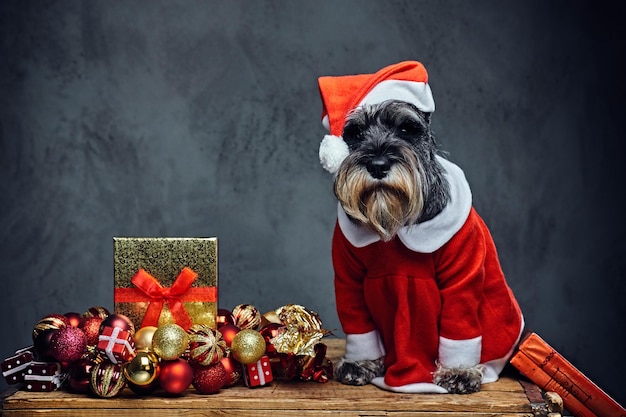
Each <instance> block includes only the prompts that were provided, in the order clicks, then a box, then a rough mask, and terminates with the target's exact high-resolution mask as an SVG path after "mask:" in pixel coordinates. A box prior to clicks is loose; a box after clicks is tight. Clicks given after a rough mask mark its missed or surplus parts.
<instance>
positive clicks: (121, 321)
mask: <svg viewBox="0 0 626 417" xmlns="http://www.w3.org/2000/svg"><path fill="white" fill-rule="evenodd" d="M106 326H108V327H119V328H120V329H122V330H124V331H125V332H129V333H130V335H131V336H134V335H135V325H134V324H133V322H132V321H131V320H130V319H129V318H128V317H126V316H125V315H123V314H111V315H110V316H108V317H107V318H105V319H103V320H102V323H100V333H102V330H104V328H105V327H106Z"/></svg>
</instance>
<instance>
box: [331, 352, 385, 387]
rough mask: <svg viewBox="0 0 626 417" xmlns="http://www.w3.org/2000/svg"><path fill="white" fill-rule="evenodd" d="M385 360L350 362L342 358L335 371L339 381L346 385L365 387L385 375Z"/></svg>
mask: <svg viewBox="0 0 626 417" xmlns="http://www.w3.org/2000/svg"><path fill="white" fill-rule="evenodd" d="M383 359H384V358H378V359H375V360H363V361H349V360H347V359H346V358H341V360H339V363H338V364H337V368H336V369H335V377H336V379H337V381H339V382H341V383H342V384H346V385H365V384H369V383H370V382H371V381H372V379H374V378H376V377H377V376H382V375H383V374H384V373H385V365H384V363H383Z"/></svg>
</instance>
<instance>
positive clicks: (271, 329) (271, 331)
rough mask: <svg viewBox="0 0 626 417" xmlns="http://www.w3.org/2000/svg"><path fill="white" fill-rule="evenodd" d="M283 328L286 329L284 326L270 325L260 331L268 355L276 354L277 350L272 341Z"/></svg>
mask: <svg viewBox="0 0 626 417" xmlns="http://www.w3.org/2000/svg"><path fill="white" fill-rule="evenodd" d="M282 327H284V326H283V325H282V324H277V323H269V324H267V325H266V326H264V327H263V328H262V329H261V330H259V333H261V336H263V339H265V346H266V347H265V351H266V352H267V353H276V348H275V347H274V345H273V344H272V343H271V342H270V340H272V339H273V338H275V337H276V336H278V332H279V330H280V329H281V328H282Z"/></svg>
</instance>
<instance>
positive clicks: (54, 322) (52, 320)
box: [33, 314, 69, 342]
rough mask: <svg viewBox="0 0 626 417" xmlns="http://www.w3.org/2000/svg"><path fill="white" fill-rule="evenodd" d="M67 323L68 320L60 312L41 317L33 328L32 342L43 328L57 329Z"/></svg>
mask: <svg viewBox="0 0 626 417" xmlns="http://www.w3.org/2000/svg"><path fill="white" fill-rule="evenodd" d="M68 324H69V320H68V319H67V317H65V316H64V315H62V314H50V315H47V316H45V317H42V318H41V319H40V320H39V321H38V322H37V324H35V327H34V328H33V342H34V341H35V339H36V338H37V336H38V335H39V333H41V332H43V331H45V330H59V329H61V328H63V327H66V326H67V325H68Z"/></svg>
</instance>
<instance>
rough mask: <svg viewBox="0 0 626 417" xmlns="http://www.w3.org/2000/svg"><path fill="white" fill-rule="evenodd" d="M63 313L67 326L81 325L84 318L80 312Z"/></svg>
mask: <svg viewBox="0 0 626 417" xmlns="http://www.w3.org/2000/svg"><path fill="white" fill-rule="evenodd" d="M63 315H64V316H65V317H66V318H67V321H68V326H72V327H81V326H82V324H83V322H84V321H85V318H84V317H83V315H82V314H80V313H75V312H70V313H65V314H63Z"/></svg>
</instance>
